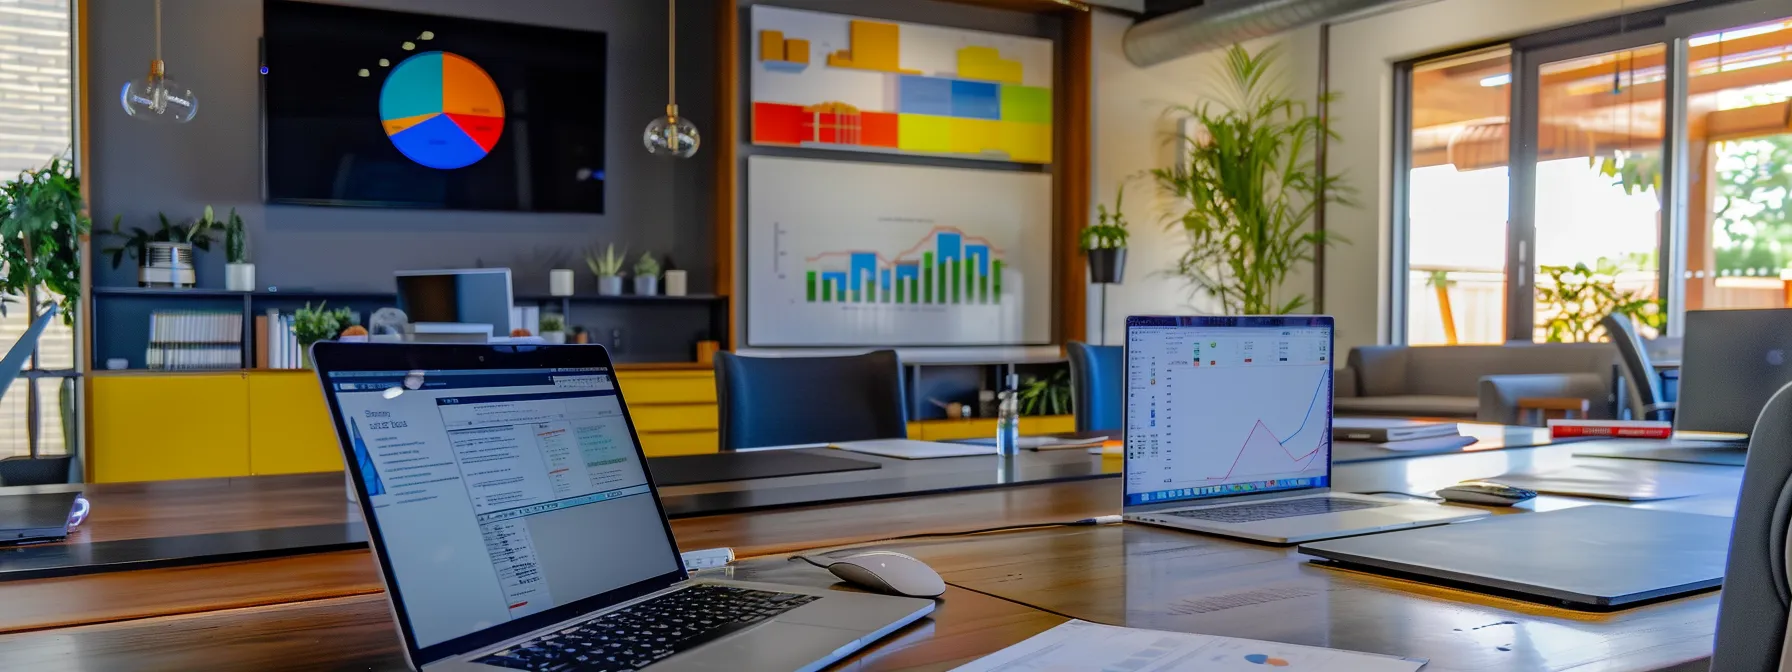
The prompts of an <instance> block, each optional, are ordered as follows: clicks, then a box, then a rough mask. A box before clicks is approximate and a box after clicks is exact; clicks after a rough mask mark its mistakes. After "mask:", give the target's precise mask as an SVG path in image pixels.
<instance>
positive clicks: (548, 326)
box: [541, 313, 566, 345]
mask: <svg viewBox="0 0 1792 672" xmlns="http://www.w3.org/2000/svg"><path fill="white" fill-rule="evenodd" d="M541 340H543V341H547V342H549V343H553V344H554V345H560V344H563V343H565V342H566V318H564V317H561V316H559V315H556V314H554V313H542V314H541Z"/></svg>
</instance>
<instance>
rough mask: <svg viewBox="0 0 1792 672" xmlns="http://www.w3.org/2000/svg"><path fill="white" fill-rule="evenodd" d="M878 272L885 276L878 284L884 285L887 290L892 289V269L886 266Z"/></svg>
mask: <svg viewBox="0 0 1792 672" xmlns="http://www.w3.org/2000/svg"><path fill="white" fill-rule="evenodd" d="M878 273H880V274H882V276H883V277H882V278H881V279H880V280H879V282H878V283H877V284H878V286H880V287H883V288H884V291H886V292H888V291H890V269H887V268H886V269H884V270H882V271H878Z"/></svg>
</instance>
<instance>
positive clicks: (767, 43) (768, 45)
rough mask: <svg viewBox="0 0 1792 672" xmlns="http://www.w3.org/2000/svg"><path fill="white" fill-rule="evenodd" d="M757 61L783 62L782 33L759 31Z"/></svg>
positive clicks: (779, 31)
mask: <svg viewBox="0 0 1792 672" xmlns="http://www.w3.org/2000/svg"><path fill="white" fill-rule="evenodd" d="M759 60H761V61H782V60H784V31H782V30H761V31H759Z"/></svg>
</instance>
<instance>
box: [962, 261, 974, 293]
mask: <svg viewBox="0 0 1792 672" xmlns="http://www.w3.org/2000/svg"><path fill="white" fill-rule="evenodd" d="M976 294H977V262H975V261H972V260H970V259H965V260H964V302H965V303H976V302H977V297H976Z"/></svg>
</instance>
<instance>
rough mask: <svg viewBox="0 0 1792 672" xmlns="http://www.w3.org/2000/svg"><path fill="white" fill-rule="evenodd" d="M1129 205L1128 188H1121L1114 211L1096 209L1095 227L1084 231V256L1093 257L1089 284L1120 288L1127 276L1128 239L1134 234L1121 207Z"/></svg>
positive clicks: (1084, 228) (1106, 207)
mask: <svg viewBox="0 0 1792 672" xmlns="http://www.w3.org/2000/svg"><path fill="white" fill-rule="evenodd" d="M1125 202H1126V185H1125V184H1121V185H1120V189H1119V190H1118V193H1115V194H1114V209H1113V210H1112V211H1109V210H1108V206H1107V204H1105V203H1103V204H1098V205H1096V206H1095V212H1096V217H1095V224H1093V225H1090V226H1087V227H1083V233H1082V248H1083V254H1084V255H1086V256H1088V257H1089V281H1090V282H1097V283H1102V284H1120V279H1121V277H1122V276H1124V275H1125V274H1126V238H1127V236H1128V235H1130V234H1131V232H1129V231H1127V229H1126V215H1125V213H1122V212H1121V211H1120V206H1121V204H1123V203H1125Z"/></svg>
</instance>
